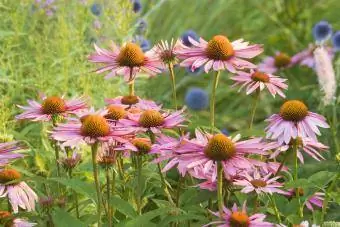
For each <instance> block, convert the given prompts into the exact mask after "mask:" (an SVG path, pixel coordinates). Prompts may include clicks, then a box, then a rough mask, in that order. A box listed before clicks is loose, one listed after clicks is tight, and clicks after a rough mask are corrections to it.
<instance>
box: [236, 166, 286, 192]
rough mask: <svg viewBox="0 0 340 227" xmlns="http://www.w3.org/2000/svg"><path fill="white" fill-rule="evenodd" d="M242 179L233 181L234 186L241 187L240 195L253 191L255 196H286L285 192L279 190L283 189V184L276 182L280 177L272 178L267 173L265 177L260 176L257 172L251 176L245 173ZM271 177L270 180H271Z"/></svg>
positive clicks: (270, 174)
mask: <svg viewBox="0 0 340 227" xmlns="http://www.w3.org/2000/svg"><path fill="white" fill-rule="evenodd" d="M241 175H242V176H243V177H244V179H242V180H241V179H240V180H235V181H234V184H235V185H238V186H242V187H243V188H242V190H241V192H242V193H249V192H253V191H255V192H256V194H260V193H269V194H273V193H279V194H287V192H285V191H283V190H281V189H279V188H281V187H283V184H281V183H279V182H277V179H279V178H280V177H272V176H273V174H272V173H269V174H267V175H265V176H261V175H260V173H259V172H258V171H254V172H253V174H252V175H250V174H249V173H247V172H245V173H243V174H241ZM271 177H272V178H271Z"/></svg>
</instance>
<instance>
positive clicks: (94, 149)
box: [91, 142, 102, 227]
mask: <svg viewBox="0 0 340 227" xmlns="http://www.w3.org/2000/svg"><path fill="white" fill-rule="evenodd" d="M91 150H92V166H93V178H94V183H95V186H96V192H97V217H98V227H100V226H101V212H102V210H101V204H102V197H101V193H100V185H99V179H98V165H97V152H98V142H96V143H94V144H93V145H92V146H91Z"/></svg>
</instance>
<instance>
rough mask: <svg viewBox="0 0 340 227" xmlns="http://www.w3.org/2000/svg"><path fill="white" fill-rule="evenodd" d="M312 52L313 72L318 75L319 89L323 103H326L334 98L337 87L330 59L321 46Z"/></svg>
mask: <svg viewBox="0 0 340 227" xmlns="http://www.w3.org/2000/svg"><path fill="white" fill-rule="evenodd" d="M313 53H314V58H315V72H316V75H317V76H318V81H319V85H320V88H321V91H322V92H323V93H324V97H323V102H324V104H325V105H328V104H330V103H331V102H333V100H335V95H336V88H337V83H336V77H335V72H334V68H333V64H332V59H331V58H330V57H329V55H328V52H327V50H326V49H325V48H324V47H323V46H320V47H317V48H316V49H315V50H314V52H313Z"/></svg>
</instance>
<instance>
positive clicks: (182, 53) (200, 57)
mask: <svg viewBox="0 0 340 227" xmlns="http://www.w3.org/2000/svg"><path fill="white" fill-rule="evenodd" d="M188 39H189V41H190V42H191V44H192V47H187V46H185V45H183V44H182V45H181V48H180V49H179V50H178V51H176V53H177V56H178V58H179V59H181V60H183V61H182V62H181V64H180V65H181V66H183V67H188V66H190V67H191V70H195V69H196V68H198V67H201V66H203V65H204V71H205V72H206V73H208V72H209V71H210V70H211V69H212V70H214V71H219V70H228V71H230V72H232V73H236V70H237V69H240V70H242V69H251V68H256V67H257V66H256V65H254V64H253V63H251V62H249V61H246V60H244V59H243V58H245V59H250V58H254V57H256V56H257V55H259V54H261V53H262V52H263V48H262V45H258V44H255V45H249V42H244V41H243V39H238V40H236V41H233V42H230V41H229V39H228V38H227V37H226V36H223V35H216V36H214V37H213V38H212V39H211V40H209V42H207V41H205V40H204V39H202V38H200V40H199V41H195V40H194V39H192V38H191V37H189V38H188Z"/></svg>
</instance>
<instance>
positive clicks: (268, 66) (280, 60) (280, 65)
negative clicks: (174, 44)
mask: <svg viewBox="0 0 340 227" xmlns="http://www.w3.org/2000/svg"><path fill="white" fill-rule="evenodd" d="M293 60H295V59H292V58H291V57H290V56H289V55H287V54H286V53H282V52H276V53H275V56H273V57H266V58H265V59H264V60H263V61H262V63H260V64H259V67H258V70H259V71H261V72H267V73H275V72H276V71H278V70H280V69H284V68H290V67H292V66H293V65H294V64H295V63H296V62H294V61H293Z"/></svg>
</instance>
